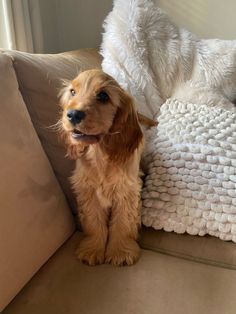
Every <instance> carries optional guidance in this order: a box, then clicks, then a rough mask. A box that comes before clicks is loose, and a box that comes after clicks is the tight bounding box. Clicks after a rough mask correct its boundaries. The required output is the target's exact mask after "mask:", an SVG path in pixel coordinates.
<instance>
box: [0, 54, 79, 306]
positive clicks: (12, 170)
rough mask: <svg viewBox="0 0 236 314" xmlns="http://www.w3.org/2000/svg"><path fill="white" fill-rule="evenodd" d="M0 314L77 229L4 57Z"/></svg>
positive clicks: (0, 66)
mask: <svg viewBox="0 0 236 314" xmlns="http://www.w3.org/2000/svg"><path fill="white" fill-rule="evenodd" d="M0 73H1V75H0V143H1V153H0V311H1V310H2V309H3V307H4V306H5V305H6V304H7V303H8V302H9V301H10V300H11V299H12V298H13V297H14V296H15V295H16V293H18V291H19V290H20V289H21V288H22V287H23V286H24V285H25V283H26V282H27V281H28V280H29V279H30V278H31V277H32V276H33V275H34V273H35V272H36V271H37V270H38V269H39V268H40V267H41V266H42V265H43V264H44V263H45V262H46V260H47V259H48V258H49V257H50V256H51V255H52V254H53V253H54V252H55V250H56V249H57V248H58V247H59V246H60V245H61V244H62V243H63V242H64V241H65V240H66V239H67V238H68V237H69V236H70V235H71V234H72V232H73V230H74V223H73V219H72V215H71V212H70V209H69V208H68V205H67V202H66V200H65V197H64V194H63V192H62V191H61V189H60V186H59V184H58V182H57V179H56V177H55V175H54V173H53V171H52V168H51V166H50V163H49V161H48V159H47V157H46V155H45V153H44V151H43V149H42V146H41V143H40V141H39V139H38V136H37V134H36V132H35V129H34V127H33V125H32V122H31V120H30V116H29V114H28V112H27V109H26V106H25V103H24V101H23V99H22V96H21V94H20V92H19V86H18V82H17V79H16V75H15V71H14V69H13V66H12V60H11V58H10V57H9V56H7V55H5V54H3V53H0Z"/></svg>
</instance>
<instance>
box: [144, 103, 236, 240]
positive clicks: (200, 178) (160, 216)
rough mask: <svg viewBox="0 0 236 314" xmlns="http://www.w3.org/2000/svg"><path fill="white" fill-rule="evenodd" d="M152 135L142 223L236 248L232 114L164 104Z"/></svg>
mask: <svg viewBox="0 0 236 314" xmlns="http://www.w3.org/2000/svg"><path fill="white" fill-rule="evenodd" d="M158 121H159V125H158V127H157V128H156V129H153V130H152V131H151V134H149V135H150V139H149V141H148V145H147V151H146V156H145V161H146V165H147V173H148V175H147V177H146V178H145V182H144V188H143V193H142V198H143V207H142V222H143V224H144V225H146V226H152V227H153V228H155V229H164V230H166V231H175V232H177V233H184V232H187V233H189V234H192V235H197V234H198V235H201V236H203V235H205V234H210V235H213V236H216V237H219V238H220V239H222V240H232V241H234V242H236V112H235V110H231V111H228V110H225V109H222V108H217V107H208V106H204V105H193V104H183V103H180V102H178V101H177V100H168V101H167V102H166V103H165V104H164V105H163V106H162V108H161V114H160V116H159V118H158Z"/></svg>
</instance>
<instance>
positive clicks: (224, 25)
mask: <svg viewBox="0 0 236 314" xmlns="http://www.w3.org/2000/svg"><path fill="white" fill-rule="evenodd" d="M127 1H129V0H127ZM155 1H156V2H157V3H158V4H159V5H160V7H161V8H163V9H164V10H165V11H166V12H167V13H168V14H169V16H170V17H171V19H172V20H173V21H174V22H175V23H176V24H178V25H180V26H184V27H186V28H187V29H189V30H190V31H192V32H193V33H195V34H196V35H198V36H200V37H203V38H211V37H218V38H222V39H236V18H235V12H236V0H155ZM112 2H113V0H40V1H39V3H40V11H41V18H42V27H43V37H44V51H45V52H60V51H68V50H74V49H78V48H85V47H99V45H100V43H101V40H102V35H101V33H102V23H103V20H104V18H105V17H106V15H107V14H108V13H109V12H110V11H111V9H112Z"/></svg>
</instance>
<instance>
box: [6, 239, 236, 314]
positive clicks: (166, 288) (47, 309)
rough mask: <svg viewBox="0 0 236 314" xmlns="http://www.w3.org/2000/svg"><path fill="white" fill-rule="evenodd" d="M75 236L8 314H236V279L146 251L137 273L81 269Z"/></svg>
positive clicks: (227, 273)
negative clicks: (76, 254) (75, 250)
mask: <svg viewBox="0 0 236 314" xmlns="http://www.w3.org/2000/svg"><path fill="white" fill-rule="evenodd" d="M78 242H79V235H78V234H75V235H74V236H73V237H72V238H71V239H70V240H69V241H68V242H67V243H66V244H65V245H64V246H63V247H62V248H61V249H60V250H59V251H58V252H57V253H56V254H55V255H54V256H53V257H52V258H51V259H50V261H49V262H48V263H47V264H46V265H45V266H44V267H43V268H42V269H41V270H40V272H39V273H38V274H37V275H36V276H35V277H34V278H33V279H32V280H31V282H29V284H28V285H27V286H26V287H25V289H23V290H22V291H21V292H20V294H19V295H18V296H17V297H16V299H15V300H14V301H13V302H12V303H11V304H10V306H9V307H8V308H7V309H6V310H5V311H4V312H3V314H78V313H81V314H110V313H112V314H121V313H122V314H133V313H135V314H157V313H158V314H183V313H186V314H199V313H203V314H223V313H224V314H235V307H236V300H235V289H236V273H235V272H234V271H232V270H229V269H223V268H218V267H212V266H209V265H204V264H201V263H195V262H191V261H186V260H183V259H180V258H174V257H170V256H166V255H163V254H159V253H156V252H152V251H150V250H142V252H141V259H140V260H139V262H138V263H137V264H136V265H134V266H131V267H113V266H110V265H101V266H96V267H91V266H86V265H82V264H81V263H79V262H78V261H77V260H76V259H75V257H74V249H75V247H76V245H77V244H78Z"/></svg>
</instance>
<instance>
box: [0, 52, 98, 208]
mask: <svg viewBox="0 0 236 314" xmlns="http://www.w3.org/2000/svg"><path fill="white" fill-rule="evenodd" d="M2 52H4V53H5V54H7V55H8V56H10V57H11V58H12V60H13V66H14V69H15V72H16V74H17V79H18V82H19V86H20V91H21V93H22V96H23V98H24V101H25V103H26V106H27V109H28V112H29V114H30V117H31V120H32V122H33V125H34V127H35V130H36V132H37V134H38V136H39V139H40V141H41V143H42V146H43V148H44V150H45V152H46V154H47V157H48V159H49V160H50V162H51V165H52V168H53V170H54V173H55V175H56V177H57V179H58V180H59V183H60V185H61V187H62V189H63V191H64V193H65V195H66V197H67V199H68V201H69V204H70V206H71V208H72V209H73V210H74V211H76V202H75V197H74V195H73V193H72V191H71V187H70V183H69V180H68V178H69V177H70V176H71V172H72V170H73V168H74V161H71V160H68V159H66V158H65V154H66V153H65V149H64V146H63V143H61V142H60V141H59V140H58V134H57V133H56V132H55V131H53V130H52V129H50V128H48V127H49V126H52V125H53V124H55V123H56V122H57V121H58V119H59V117H60V108H59V105H58V102H59V99H58V93H59V91H60V89H61V88H62V80H63V79H69V80H71V79H73V78H74V77H75V76H76V75H77V74H78V73H79V72H81V71H84V70H87V69H91V68H100V66H101V56H100V55H99V53H98V51H97V50H96V49H80V50H77V51H70V52H65V53H59V54H30V53H24V52H19V51H3V50H2Z"/></svg>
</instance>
